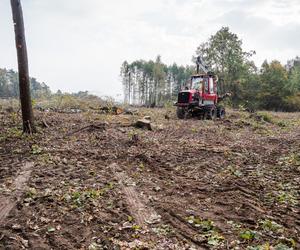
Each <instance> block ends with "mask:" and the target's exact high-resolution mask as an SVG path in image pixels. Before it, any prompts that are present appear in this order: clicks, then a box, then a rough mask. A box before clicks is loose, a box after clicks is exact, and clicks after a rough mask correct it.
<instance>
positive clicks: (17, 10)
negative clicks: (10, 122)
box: [10, 0, 35, 133]
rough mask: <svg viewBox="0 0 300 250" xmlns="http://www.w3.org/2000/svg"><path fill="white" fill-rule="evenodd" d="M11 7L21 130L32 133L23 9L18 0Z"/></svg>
mask: <svg viewBox="0 0 300 250" xmlns="http://www.w3.org/2000/svg"><path fill="white" fill-rule="evenodd" d="M10 3H11V9H12V16H13V22H14V29H15V39H16V48H17V57H18V69H19V86H20V101H21V110H22V119H23V131H24V132H25V133H34V132H35V126H34V117H33V111H32V104H31V96H30V79H29V70H28V57H27V47H26V40H25V29H24V20H23V11H22V6H21V1H20V0H11V1H10Z"/></svg>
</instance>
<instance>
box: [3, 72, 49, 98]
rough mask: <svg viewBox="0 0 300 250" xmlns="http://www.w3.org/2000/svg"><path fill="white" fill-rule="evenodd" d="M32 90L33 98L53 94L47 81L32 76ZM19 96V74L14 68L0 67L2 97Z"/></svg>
mask: <svg viewBox="0 0 300 250" xmlns="http://www.w3.org/2000/svg"><path fill="white" fill-rule="evenodd" d="M30 90H31V94H32V97H33V98H41V97H47V96H49V95H51V91H50V88H49V87H48V86H47V85H46V84H45V83H40V82H38V81H37V80H36V79H35V78H32V77H31V78H30ZM18 97H19V76H18V73H17V72H15V71H14V70H7V69H0V98H18Z"/></svg>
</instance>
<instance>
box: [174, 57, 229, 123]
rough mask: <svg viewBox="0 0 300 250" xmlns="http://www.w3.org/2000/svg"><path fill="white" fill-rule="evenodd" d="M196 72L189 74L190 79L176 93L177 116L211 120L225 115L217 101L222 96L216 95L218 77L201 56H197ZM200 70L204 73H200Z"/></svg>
mask: <svg viewBox="0 0 300 250" xmlns="http://www.w3.org/2000/svg"><path fill="white" fill-rule="evenodd" d="M196 65H197V74H196V75H193V76H191V81H190V82H189V83H188V84H187V86H186V87H185V89H184V90H181V91H180V92H179V93H178V100H177V102H176V103H175V106H177V117H178V118H179V119H185V118H188V117H191V116H193V117H199V118H202V119H210V120H213V119H215V118H216V117H218V118H220V119H223V118H224V117H225V109H224V107H222V106H220V105H219V101H220V100H221V99H223V98H224V96H218V89H217V83H218V78H217V76H215V74H214V73H213V72H211V71H209V70H208V67H207V66H206V65H205V64H204V62H203V60H202V59H201V57H197V61H196ZM200 68H201V70H202V71H203V72H204V74H200V73H199V71H200Z"/></svg>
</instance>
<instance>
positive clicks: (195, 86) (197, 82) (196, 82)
mask: <svg viewBox="0 0 300 250" xmlns="http://www.w3.org/2000/svg"><path fill="white" fill-rule="evenodd" d="M201 81H202V78H200V77H197V78H193V79H192V88H193V89H200V87H201V86H202V84H201Z"/></svg>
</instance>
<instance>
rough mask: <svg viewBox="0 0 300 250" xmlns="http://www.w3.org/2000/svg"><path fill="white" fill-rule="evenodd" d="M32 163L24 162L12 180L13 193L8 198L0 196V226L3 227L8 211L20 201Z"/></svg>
mask: <svg viewBox="0 0 300 250" xmlns="http://www.w3.org/2000/svg"><path fill="white" fill-rule="evenodd" d="M33 166H34V163H33V162H26V163H25V164H24V165H23V166H22V167H21V169H20V172H19V174H18V175H17V177H16V178H15V180H14V183H13V186H14V187H15V190H14V192H12V194H11V195H10V196H4V195H0V225H3V222H4V221H5V219H6V217H7V216H8V215H9V213H10V211H11V210H12V209H13V208H14V207H15V205H16V203H17V201H18V200H19V199H20V197H21V195H22V193H23V191H24V189H25V187H26V184H27V181H28V179H29V177H30V175H31V172H32V169H33Z"/></svg>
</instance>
